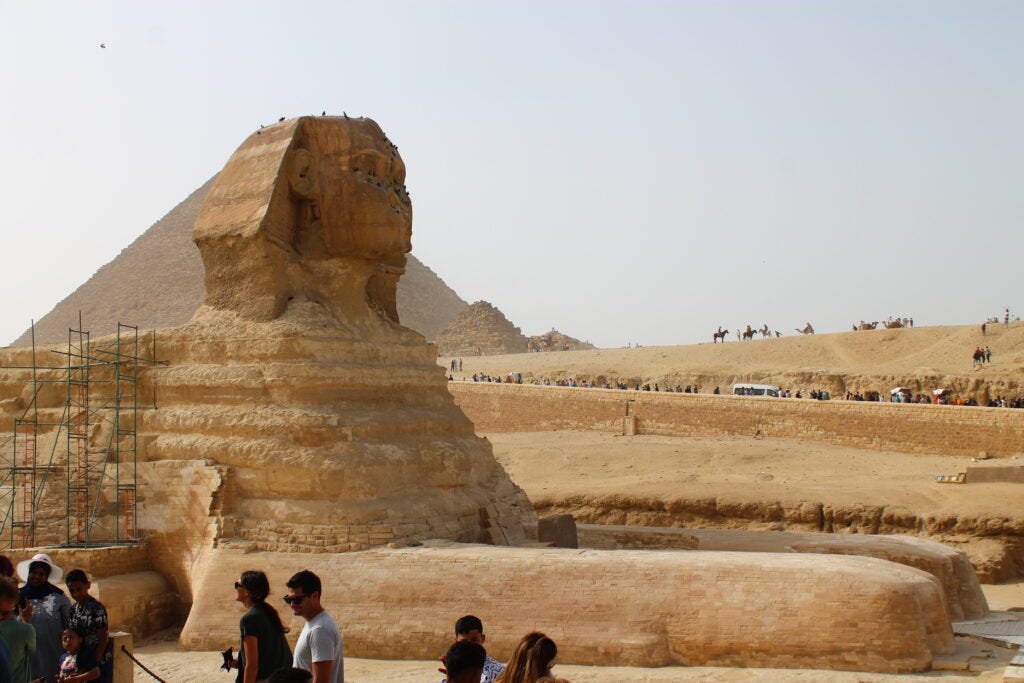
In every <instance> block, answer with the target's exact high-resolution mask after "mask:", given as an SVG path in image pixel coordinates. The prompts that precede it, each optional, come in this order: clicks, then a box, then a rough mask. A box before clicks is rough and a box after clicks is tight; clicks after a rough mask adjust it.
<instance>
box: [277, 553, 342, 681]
mask: <svg viewBox="0 0 1024 683" xmlns="http://www.w3.org/2000/svg"><path fill="white" fill-rule="evenodd" d="M285 585H286V586H287V587H288V595H286V596H284V601H285V602H286V603H288V605H289V606H290V607H291V608H292V612H293V613H294V614H295V615H296V616H299V617H302V618H303V619H305V620H306V625H305V626H303V627H302V633H300V634H299V641H298V642H297V643H296V644H295V655H294V657H293V660H294V661H293V664H294V666H295V667H296V668H299V669H305V670H306V671H309V672H310V673H312V674H313V680H312V683H344V680H345V671H344V660H343V658H342V651H341V631H340V630H339V629H338V625H337V624H336V623H335V622H334V619H333V618H332V617H331V615H330V614H328V613H327V612H326V611H325V610H324V608H323V607H322V606H321V605H320V594H321V587H320V577H319V576H317V575H316V574H314V573H313V572H311V571H309V570H308V569H306V570H303V571H301V572H299V573H298V574H296V575H295V576H293V577H292V578H290V579H288V583H287V584H285Z"/></svg>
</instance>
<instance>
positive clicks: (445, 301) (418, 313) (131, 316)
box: [12, 176, 468, 346]
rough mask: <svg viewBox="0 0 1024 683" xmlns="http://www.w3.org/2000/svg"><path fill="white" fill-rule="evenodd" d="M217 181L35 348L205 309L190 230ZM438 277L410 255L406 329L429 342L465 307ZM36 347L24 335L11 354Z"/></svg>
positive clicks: (75, 301) (404, 285) (68, 308)
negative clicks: (71, 331) (81, 333)
mask: <svg viewBox="0 0 1024 683" xmlns="http://www.w3.org/2000/svg"><path fill="white" fill-rule="evenodd" d="M215 180H216V176H214V177H213V178H210V180H208V181H206V183H204V184H203V185H202V186H201V187H200V188H198V189H197V190H195V191H194V192H193V193H192V194H190V195H189V196H188V197H186V198H185V200H184V201H182V202H181V203H180V204H178V205H177V206H176V207H174V208H173V209H171V211H170V212H169V213H168V214H167V215H166V216H164V217H163V218H161V219H160V220H159V221H157V222H156V223H155V224H154V225H153V226H152V227H150V228H149V229H148V230H147V231H146V232H144V233H143V234H142V235H140V236H139V237H138V238H137V239H136V240H135V241H134V242H132V243H131V244H130V245H128V247H126V248H125V249H123V250H121V253H120V254H118V255H117V257H115V258H114V260H113V261H111V262H110V263H107V264H106V265H104V266H102V267H101V268H100V269H99V270H97V271H96V273H95V274H93V276H92V277H91V278H89V279H88V280H87V281H86V282H85V284H83V285H82V286H80V287H79V288H78V289H76V290H75V291H74V292H72V293H71V294H69V295H68V296H67V297H65V298H64V299H63V300H62V301H61V302H59V303H58V304H57V305H56V306H54V307H53V310H51V311H50V312H49V313H47V314H46V315H45V316H43V317H42V318H41V319H39V320H37V321H36V343H41V344H47V343H58V342H62V341H67V337H68V328H69V327H74V328H77V327H78V313H79V311H81V313H82V324H83V326H84V328H85V329H87V330H89V331H90V332H91V333H92V335H93V336H94V337H96V336H99V335H104V334H111V333H113V332H114V331H115V329H116V326H117V323H118V321H120V322H123V323H126V324H129V325H136V326H138V327H139V329H141V330H151V329H161V328H166V327H174V326H177V325H182V324H184V323H186V322H188V321H189V319H191V318H192V314H193V313H195V311H196V309H197V308H199V306H200V304H202V302H203V296H204V294H205V286H204V283H203V277H204V272H203V262H202V259H200V257H199V249H197V248H196V245H195V243H194V242H193V241H192V226H193V224H195V221H196V217H197V216H198V215H199V210H200V209H201V208H202V206H203V201H204V200H205V199H206V194H207V192H208V191H209V189H210V187H211V186H212V185H213V183H214V181H215ZM467 305H468V304H467V303H466V302H465V301H463V300H462V299H461V298H460V297H459V295H458V294H456V293H455V292H454V291H453V290H452V289H451V288H450V287H448V285H446V284H445V283H444V281H443V280H441V278H439V277H438V276H437V275H436V274H435V273H434V271H432V270H431V269H430V268H428V267H427V266H425V265H423V263H422V262H420V261H419V260H418V259H417V258H416V257H415V256H413V255H411V254H410V255H409V257H408V263H407V264H406V272H405V275H403V276H402V279H401V281H400V283H399V286H398V314H399V317H400V319H401V321H402V324H403V325H405V326H406V327H409V328H411V329H413V330H416V331H417V332H419V333H420V334H422V335H423V336H424V337H426V338H427V339H433V338H434V337H436V336H437V334H438V333H440V332H441V330H443V329H444V327H445V325H447V324H448V323H449V322H451V321H452V320H453V319H454V318H455V317H456V316H457V315H458V314H459V313H460V312H461V311H463V310H464V309H465V308H466V307H467ZM30 343H31V336H30V333H29V331H28V330H26V331H25V332H24V333H23V334H22V335H21V336H20V337H18V338H17V339H15V340H14V341H13V342H12V345H13V346H25V345H27V344H30Z"/></svg>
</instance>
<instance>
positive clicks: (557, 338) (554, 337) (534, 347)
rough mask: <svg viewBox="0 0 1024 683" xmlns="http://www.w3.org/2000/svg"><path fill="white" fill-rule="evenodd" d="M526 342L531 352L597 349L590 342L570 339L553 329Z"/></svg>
mask: <svg viewBox="0 0 1024 683" xmlns="http://www.w3.org/2000/svg"><path fill="white" fill-rule="evenodd" d="M527 341H528V342H529V347H530V350H531V351H592V350H593V349H596V348H597V347H596V346H594V345H593V344H591V343H590V342H585V341H580V340H579V339H576V338H575V337H570V336H569V335H567V334H564V333H562V332H559V331H558V330H556V329H555V328H553V327H552V328H551V331H550V332H545V333H544V334H538V335H535V336H533V337H530V338H529V339H528V340H527Z"/></svg>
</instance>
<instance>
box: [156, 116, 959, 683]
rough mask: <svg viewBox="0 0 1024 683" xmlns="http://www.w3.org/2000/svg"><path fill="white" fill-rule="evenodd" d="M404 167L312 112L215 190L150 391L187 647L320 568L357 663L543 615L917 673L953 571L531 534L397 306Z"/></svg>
mask: <svg viewBox="0 0 1024 683" xmlns="http://www.w3.org/2000/svg"><path fill="white" fill-rule="evenodd" d="M404 179H405V167H404V164H403V162H402V160H401V157H400V156H399V154H398V151H397V149H396V148H395V147H394V145H392V144H391V143H390V142H389V141H388V139H387V138H386V137H385V135H384V134H383V132H382V131H381V129H380V128H379V127H378V126H377V124H376V123H374V122H373V121H370V120H367V119H350V118H347V117H345V118H339V117H314V118H300V119H296V120H291V121H284V122H280V123H278V124H276V125H273V126H269V127H267V128H264V129H262V130H260V131H259V132H257V133H253V134H252V135H250V136H249V138H248V139H246V140H245V142H243V143H242V145H241V146H240V147H239V148H238V150H237V151H236V152H235V153H234V154H233V155H232V157H231V158H230V159H229V160H228V162H227V165H226V166H225V167H224V170H223V171H221V173H220V174H219V175H218V177H217V181H216V184H215V185H214V186H213V188H212V189H211V190H210V193H209V195H208V197H207V199H206V203H205V205H204V207H203V209H202V212H201V214H200V217H199V219H198V221H197V222H196V225H195V230H194V235H195V240H196V243H197V244H198V246H199V249H200V251H201V254H202V258H203V262H204V265H205V268H206V292H207V295H206V301H205V304H204V305H203V306H202V307H201V308H200V309H199V310H198V311H197V312H196V314H195V316H194V318H193V319H192V320H191V321H190V322H189V323H188V324H186V325H184V326H181V327H178V328H174V329H170V330H163V331H160V332H159V347H158V349H155V350H154V353H155V355H156V357H157V358H159V359H160V360H161V361H166V363H167V364H166V365H165V366H163V365H161V366H158V367H155V368H153V369H152V370H149V371H147V373H146V374H145V377H144V380H145V381H144V383H143V385H142V387H141V389H140V392H141V393H142V394H143V395H147V396H148V395H149V393H150V392H152V396H153V406H154V409H152V410H147V411H145V413H144V420H143V423H142V427H141V429H140V458H141V459H142V460H144V461H145V462H144V463H143V464H141V465H140V467H139V479H140V500H141V501H142V502H141V505H140V513H139V526H140V529H141V531H142V532H143V533H144V534H145V537H146V539H147V543H148V544H149V547H150V548H151V553H152V556H153V557H154V558H155V559H154V564H155V565H156V566H157V567H158V568H159V570H160V571H161V572H163V573H164V574H165V575H166V576H168V577H170V578H171V580H172V581H173V582H174V584H175V586H176V587H177V589H178V590H179V591H180V593H181V594H182V596H183V597H184V601H185V602H186V603H187V604H188V606H189V612H188V618H187V621H186V624H185V627H184V630H183V631H182V635H181V643H182V644H183V645H184V646H186V647H190V648H203V649H211V650H212V649H215V648H216V649H221V648H224V647H226V646H227V645H230V644H232V643H234V642H237V635H238V633H237V624H238V611H237V610H236V609H235V607H236V606H235V605H234V604H233V602H232V598H233V596H234V591H233V590H231V588H230V585H231V581H232V580H233V579H234V577H235V576H237V574H238V572H240V571H243V570H245V569H253V568H254V569H261V570H264V571H266V572H267V574H268V575H269V576H270V579H271V583H272V586H274V590H278V589H280V587H281V586H283V583H284V581H285V580H286V579H287V577H288V576H289V575H290V574H291V573H293V572H295V571H298V570H300V569H305V568H308V569H312V570H313V571H316V572H317V573H319V574H320V575H321V576H322V577H323V578H324V580H325V594H324V601H325V604H326V606H327V608H328V609H329V610H330V611H331V612H332V614H334V616H335V618H336V619H338V621H339V623H340V624H341V625H342V629H343V632H344V638H345V644H346V645H345V647H346V654H347V655H349V656H364V657H388V658H419V659H433V658H435V657H437V656H438V655H439V654H441V653H442V652H443V648H444V647H445V646H446V643H447V641H448V640H449V639H450V635H449V634H448V630H449V628H450V623H451V620H452V619H454V618H456V617H457V616H459V615H461V614H465V613H470V612H472V613H474V614H477V615H478V616H480V617H482V618H483V619H484V620H485V621H486V622H488V623H489V624H492V625H494V626H496V627H498V628H499V629H500V632H501V634H502V635H501V636H500V637H493V636H492V639H489V640H488V648H489V649H491V645H492V640H493V644H494V648H493V654H495V656H497V657H499V658H501V657H505V656H507V655H508V654H509V653H510V651H511V648H512V646H513V644H514V643H515V641H516V639H518V637H519V636H521V635H522V634H523V633H526V632H527V631H530V630H533V629H540V630H544V631H546V632H547V633H548V634H549V635H552V636H553V637H554V638H555V639H556V641H557V642H558V643H559V657H560V659H561V660H562V661H565V662H578V663H589V664H632V665H642V666H665V665H669V664H717V665H725V666H781V667H807V666H816V667H835V668H844V669H850V668H853V669H867V670H878V671H910V670H921V669H925V668H928V666H930V663H931V660H932V657H933V655H935V654H936V653H943V652H948V651H949V650H950V648H951V647H952V632H951V630H950V625H949V614H948V609H947V601H946V597H945V592H944V589H943V587H942V585H941V584H940V583H939V582H938V581H937V580H936V578H935V577H934V576H933V575H931V574H929V573H927V572H924V571H920V570H918V569H914V568H911V567H907V566H902V565H898V564H894V563H892V562H887V561H883V560H881V559H875V558H864V557H842V556H838V555H813V556H812V555H806V556H797V555H789V556H783V555H777V554H776V555H771V554H764V553H727V552H714V551H708V552H704V551H701V552H693V551H684V550H662V551H654V550H650V551H646V550H644V551H641V550H633V551H629V550H608V551H605V550H575V549H572V550H570V549H561V548H538V547H536V545H537V544H536V542H535V537H534V535H533V534H534V532H533V529H534V527H535V526H536V516H535V513H534V512H533V510H532V507H531V505H530V502H529V501H528V500H527V498H526V496H525V495H524V493H523V492H522V491H521V490H520V489H519V488H518V487H517V486H516V485H515V484H514V483H513V482H512V481H511V479H510V478H509V476H508V475H507V473H506V472H505V470H504V469H502V467H501V466H500V465H499V464H498V462H497V461H496V460H495V458H494V455H493V453H492V450H491V447H490V444H489V443H488V442H487V441H486V439H483V438H481V437H479V436H477V435H476V434H475V433H474V428H473V425H472V423H471V422H470V421H469V419H468V418H466V416H465V415H464V414H463V413H462V412H461V410H459V408H457V407H456V405H455V403H454V401H453V399H452V397H451V395H450V393H449V392H448V390H447V384H446V381H445V376H444V373H443V370H442V369H441V368H440V367H439V366H438V365H437V363H436V352H435V349H434V348H433V347H432V346H430V345H428V344H427V343H426V342H425V340H424V339H423V337H422V336H420V335H419V334H417V333H415V332H412V331H410V330H408V329H405V328H404V327H402V325H401V324H400V321H399V320H398V315H397V313H396V310H395V287H396V284H397V282H398V279H399V278H400V277H401V274H402V270H403V264H404V261H405V254H406V253H407V252H408V251H409V249H410V235H411V217H412V210H411V204H410V201H409V195H408V193H407V192H406V190H405V187H404ZM796 585H799V589H797V590H794V586H796ZM272 595H273V593H272ZM823 623H825V624H827V625H828V626H827V628H822V624H823ZM293 626H297V624H293ZM297 632H298V629H297V628H295V629H293V634H294V633H297ZM492 633H493V631H492Z"/></svg>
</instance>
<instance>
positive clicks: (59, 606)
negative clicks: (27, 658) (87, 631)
mask: <svg viewBox="0 0 1024 683" xmlns="http://www.w3.org/2000/svg"><path fill="white" fill-rule="evenodd" d="M63 577H64V570H63V569H61V568H60V567H58V566H57V565H56V564H54V563H53V560H51V559H50V556H49V555H47V554H46V553H39V554H37V555H33V556H32V558H31V559H28V560H25V561H24V562H19V563H18V578H20V579H21V580H22V581H24V582H25V585H24V586H22V587H21V594H22V596H23V597H24V598H25V599H26V600H27V601H28V607H26V608H25V609H23V610H22V619H23V620H25V621H27V622H28V623H30V624H32V626H33V627H34V628H35V630H36V651H35V654H34V655H33V656H32V679H33V680H35V679H37V678H43V677H44V676H45V677H47V678H48V680H51V681H55V680H57V674H59V673H60V665H59V662H60V656H61V654H62V653H63V652H64V647H63V645H61V640H60V638H61V633H63V632H64V629H65V628H67V625H68V617H69V616H70V612H71V601H70V600H68V598H67V596H66V595H64V591H62V590H61V589H59V588H57V586H56V585H55V584H56V583H57V582H58V581H60V580H61V579H62V578H63Z"/></svg>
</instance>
